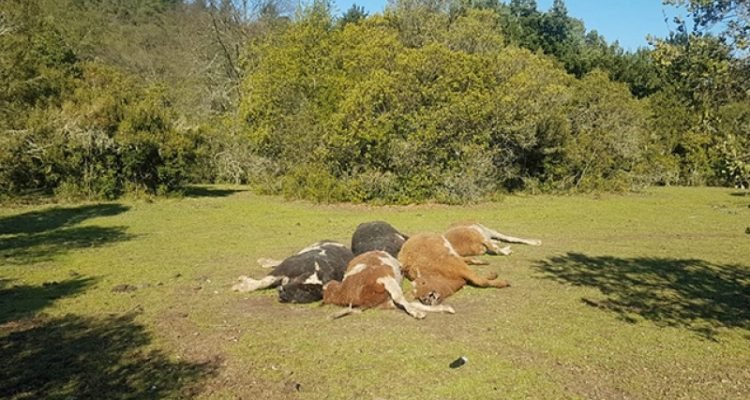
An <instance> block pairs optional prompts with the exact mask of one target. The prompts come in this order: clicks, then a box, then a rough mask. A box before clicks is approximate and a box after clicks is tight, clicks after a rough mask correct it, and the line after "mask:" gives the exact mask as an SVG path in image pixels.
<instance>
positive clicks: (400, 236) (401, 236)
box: [396, 233, 406, 241]
mask: <svg viewBox="0 0 750 400" xmlns="http://www.w3.org/2000/svg"><path fill="white" fill-rule="evenodd" d="M396 236H398V238H399V239H401V240H403V241H406V238H405V237H404V235H399V234H398V233H397V234H396Z"/></svg>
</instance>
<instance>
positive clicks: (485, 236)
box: [469, 224, 492, 240]
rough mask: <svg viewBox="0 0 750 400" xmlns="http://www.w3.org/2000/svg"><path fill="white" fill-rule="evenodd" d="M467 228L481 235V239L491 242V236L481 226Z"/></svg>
mask: <svg viewBox="0 0 750 400" xmlns="http://www.w3.org/2000/svg"><path fill="white" fill-rule="evenodd" d="M469 228H471V229H473V230H475V231H477V232H479V234H480V235H482V237H483V238H484V240H491V239H492V235H490V234H489V232H487V230H486V229H484V227H483V226H482V225H478V224H474V225H471V226H469Z"/></svg>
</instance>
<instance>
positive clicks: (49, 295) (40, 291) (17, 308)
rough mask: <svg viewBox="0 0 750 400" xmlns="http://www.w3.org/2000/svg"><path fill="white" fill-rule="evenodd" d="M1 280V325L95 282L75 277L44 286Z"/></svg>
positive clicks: (75, 292) (75, 293)
mask: <svg viewBox="0 0 750 400" xmlns="http://www.w3.org/2000/svg"><path fill="white" fill-rule="evenodd" d="M11 283H12V281H8V280H1V281H0V325H2V324H4V323H6V322H9V321H13V320H17V319H20V318H25V317H27V316H31V315H33V314H35V313H36V312H38V311H41V310H42V309H44V308H46V307H47V306H49V305H51V304H52V303H54V302H55V301H56V300H58V299H60V298H63V297H68V296H75V295H77V294H79V293H81V292H83V291H84V290H86V289H87V288H88V287H89V286H91V285H92V284H93V283H94V279H93V278H75V279H69V280H65V281H62V282H46V283H44V284H43V285H42V286H30V285H11Z"/></svg>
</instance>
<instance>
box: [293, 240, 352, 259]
mask: <svg viewBox="0 0 750 400" xmlns="http://www.w3.org/2000/svg"><path fill="white" fill-rule="evenodd" d="M324 246H336V247H346V246H344V245H343V244H341V243H337V242H316V243H313V244H311V245H309V246H307V247H305V248H304V249H302V250H300V251H299V253H297V255H300V254H302V253H307V252H308V251H320V252H322V253H321V255H322V256H324V255H325V251H326V250H325V249H324V248H323V247H324Z"/></svg>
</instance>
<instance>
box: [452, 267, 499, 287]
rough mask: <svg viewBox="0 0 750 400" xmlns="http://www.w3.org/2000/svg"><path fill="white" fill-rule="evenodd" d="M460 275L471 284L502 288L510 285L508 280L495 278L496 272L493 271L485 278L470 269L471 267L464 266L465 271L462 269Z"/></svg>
mask: <svg viewBox="0 0 750 400" xmlns="http://www.w3.org/2000/svg"><path fill="white" fill-rule="evenodd" d="M462 275H463V278H464V279H465V280H466V281H467V282H469V284H470V285H472V286H478V287H494V288H504V287H508V286H510V283H508V281H504V280H502V279H497V274H496V273H494V272H493V273H491V274H490V275H489V276H488V277H487V278H485V277H482V276H479V274H477V273H476V272H474V271H472V270H471V269H469V268H466V271H464V273H463V274H462Z"/></svg>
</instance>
